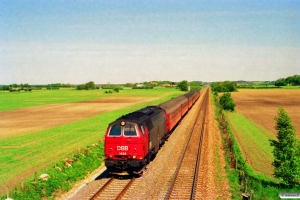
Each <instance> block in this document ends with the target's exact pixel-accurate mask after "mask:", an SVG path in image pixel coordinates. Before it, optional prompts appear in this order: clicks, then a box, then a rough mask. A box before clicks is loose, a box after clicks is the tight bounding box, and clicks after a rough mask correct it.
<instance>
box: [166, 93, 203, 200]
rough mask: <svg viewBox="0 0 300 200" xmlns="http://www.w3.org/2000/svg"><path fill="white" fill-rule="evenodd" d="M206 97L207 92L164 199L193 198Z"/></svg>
mask: <svg viewBox="0 0 300 200" xmlns="http://www.w3.org/2000/svg"><path fill="white" fill-rule="evenodd" d="M208 97H209V95H208V91H206V93H205V97H204V100H203V103H202V105H201V107H200V110H199V113H198V115H197V117H196V120H195V122H194V125H193V127H192V128H191V131H190V133H189V138H188V140H187V142H186V145H185V148H184V151H183V153H182V156H181V158H180V160H179V162H178V165H177V168H176V171H175V173H174V176H173V178H172V181H171V183H170V186H169V189H168V191H167V194H166V196H165V199H194V198H195V194H196V192H197V190H196V188H197V178H198V169H199V163H200V156H201V145H202V138H203V135H204V126H205V119H206V118H205V116H206V110H207V107H208V102H209V98H208Z"/></svg>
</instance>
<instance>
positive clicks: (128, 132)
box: [124, 125, 137, 136]
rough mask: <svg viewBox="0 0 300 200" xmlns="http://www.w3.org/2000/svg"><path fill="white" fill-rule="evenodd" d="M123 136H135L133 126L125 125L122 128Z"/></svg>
mask: <svg viewBox="0 0 300 200" xmlns="http://www.w3.org/2000/svg"><path fill="white" fill-rule="evenodd" d="M124 135H125V136H137V132H136V130H135V126H134V125H125V127H124Z"/></svg>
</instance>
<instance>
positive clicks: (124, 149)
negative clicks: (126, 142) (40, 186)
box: [117, 146, 128, 151]
mask: <svg viewBox="0 0 300 200" xmlns="http://www.w3.org/2000/svg"><path fill="white" fill-rule="evenodd" d="M117 150H118V151H127V150H128V146H117Z"/></svg>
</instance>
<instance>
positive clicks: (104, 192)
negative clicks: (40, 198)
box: [69, 89, 209, 200]
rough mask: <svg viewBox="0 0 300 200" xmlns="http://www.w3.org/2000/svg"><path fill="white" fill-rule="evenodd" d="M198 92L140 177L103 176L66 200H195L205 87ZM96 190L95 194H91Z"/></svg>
mask: <svg viewBox="0 0 300 200" xmlns="http://www.w3.org/2000/svg"><path fill="white" fill-rule="evenodd" d="M202 94H203V96H202V97H201V98H200V99H199V100H198V102H196V104H195V106H194V108H193V109H192V110H190V111H189V113H190V114H189V115H187V116H186V117H185V118H184V119H183V120H182V122H181V124H180V125H179V126H178V127H177V128H176V131H174V132H173V133H172V135H171V136H170V139H169V140H168V141H167V142H166V144H165V145H164V146H163V147H162V148H161V150H160V151H159V153H158V155H157V156H156V158H155V159H154V160H153V161H152V162H151V163H150V164H149V165H148V166H147V170H146V171H145V172H144V174H143V176H142V177H139V178H135V179H134V180H132V182H131V179H121V180H118V179H111V177H110V176H109V175H103V177H102V178H98V179H97V180H96V181H93V182H92V183H90V184H88V185H87V186H88V187H87V188H86V189H85V190H84V191H81V192H80V193H78V194H77V195H74V196H73V197H72V198H71V199H69V200H75V199H76V200H77V199H123V200H127V199H128V200H129V199H195V198H194V196H195V195H198V196H199V194H200V193H199V190H200V189H199V186H198V193H197V189H196V188H197V170H198V168H199V167H198V166H197V164H196V163H197V162H198V163H199V159H200V151H201V150H199V148H198V147H199V146H201V140H202V139H201V138H202V137H203V131H204V124H205V123H208V121H205V117H204V116H205V114H206V107H207V105H208V102H209V90H208V89H207V90H205V91H203V93H202ZM205 129H206V128H205ZM201 132H202V136H201V137H200V135H201V134H200V133H201ZM205 137H206V136H205ZM187 141H188V142H187ZM183 152H186V153H183ZM197 155H199V156H197ZM197 160H198V161H197ZM178 163H182V164H180V165H179V164H178ZM175 174H176V175H175ZM199 174H201V172H199ZM199 180H200V179H199ZM130 182H131V183H130ZM106 183H107V184H106ZM96 188H97V189H96ZM193 188H194V189H193ZM96 190H98V191H99V192H97V193H98V194H96V193H95V191H96ZM200 196H201V195H200Z"/></svg>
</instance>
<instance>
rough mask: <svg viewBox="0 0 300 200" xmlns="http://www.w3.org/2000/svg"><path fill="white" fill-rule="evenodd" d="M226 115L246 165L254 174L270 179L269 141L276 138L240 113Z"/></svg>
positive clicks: (271, 156) (270, 152) (270, 151)
mask: <svg viewBox="0 0 300 200" xmlns="http://www.w3.org/2000/svg"><path fill="white" fill-rule="evenodd" d="M226 115H227V118H228V119H229V120H228V121H229V123H230V126H231V128H232V130H233V132H234V135H235V137H236V139H237V141H238V143H239V146H240V148H241V150H242V152H243V156H244V157H245V158H246V159H247V162H248V164H249V165H250V166H251V167H252V168H253V169H254V170H255V171H256V172H258V173H262V174H264V175H267V176H270V177H272V173H273V167H272V165H271V163H272V161H273V154H272V149H273V148H272V147H271V146H270V143H269V139H276V137H275V136H274V135H273V134H272V133H270V132H269V131H268V130H266V129H264V128H263V127H261V126H259V125H258V124H256V123H255V122H253V121H252V120H251V119H248V118H246V117H245V116H244V115H242V114H240V113H237V112H228V113H227V114H226Z"/></svg>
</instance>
